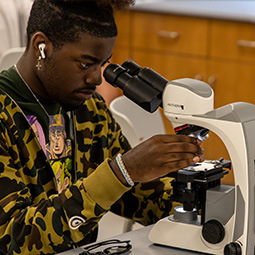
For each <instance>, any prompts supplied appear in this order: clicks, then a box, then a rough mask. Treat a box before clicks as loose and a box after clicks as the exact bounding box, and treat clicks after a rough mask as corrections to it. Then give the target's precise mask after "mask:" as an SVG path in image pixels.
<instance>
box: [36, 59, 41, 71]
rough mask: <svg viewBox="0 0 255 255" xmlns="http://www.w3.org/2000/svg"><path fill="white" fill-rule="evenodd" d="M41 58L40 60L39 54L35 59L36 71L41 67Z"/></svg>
mask: <svg viewBox="0 0 255 255" xmlns="http://www.w3.org/2000/svg"><path fill="white" fill-rule="evenodd" d="M41 60H42V57H41V56H39V58H38V60H37V65H36V68H37V70H38V71H39V70H40V69H41V68H42V64H41Z"/></svg>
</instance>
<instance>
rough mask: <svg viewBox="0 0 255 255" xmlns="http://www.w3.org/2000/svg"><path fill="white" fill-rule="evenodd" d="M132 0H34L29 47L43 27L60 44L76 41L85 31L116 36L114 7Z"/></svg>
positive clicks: (29, 29) (125, 5)
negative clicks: (32, 38)
mask: <svg viewBox="0 0 255 255" xmlns="http://www.w3.org/2000/svg"><path fill="white" fill-rule="evenodd" d="M133 2H134V1H133V0H34V3H33V5H32V8H31V11H30V16H29V19H28V24H27V48H28V47H29V44H30V40H31V37H32V36H33V34H34V33H36V32H38V31H41V32H43V33H44V34H45V35H46V36H47V37H48V38H49V40H50V41H51V42H52V44H53V46H54V47H58V48H60V47H61V46H62V45H63V44H64V43H67V42H76V41H77V40H79V38H80V36H81V35H82V34H88V35H91V36H95V37H115V36H117V27H116V24H115V20H114V14H113V12H114V9H121V8H122V7H127V6H128V5H131V4H133Z"/></svg>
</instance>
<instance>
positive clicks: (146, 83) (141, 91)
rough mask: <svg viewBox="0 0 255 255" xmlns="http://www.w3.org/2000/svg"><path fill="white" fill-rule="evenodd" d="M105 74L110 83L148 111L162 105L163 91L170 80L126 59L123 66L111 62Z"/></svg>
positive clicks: (152, 110)
mask: <svg viewBox="0 0 255 255" xmlns="http://www.w3.org/2000/svg"><path fill="white" fill-rule="evenodd" d="M103 75H104V77H105V80H106V81H107V82H108V83H110V84H111V85H113V86H114V87H119V88H120V89H122V90H123V93H124V95H125V96H126V97H128V98H129V99H130V100H132V101H133V102H135V103H136V104H138V105H139V106H140V107H142V108H143V109H145V110H146V111H148V112H154V111H156V110H157V109H158V107H159V106H161V105H162V93H163V91H164V88H165V86H166V84H167V83H168V80H166V79H165V78H163V77H162V76H161V75H159V74H158V73H156V72H155V71H153V70H152V69H150V68H142V67H140V66H139V65H137V64H136V63H135V62H133V61H131V62H129V61H126V62H124V63H123V64H122V65H121V66H120V65H118V64H109V65H108V66H107V67H106V68H105V70H104V73H103Z"/></svg>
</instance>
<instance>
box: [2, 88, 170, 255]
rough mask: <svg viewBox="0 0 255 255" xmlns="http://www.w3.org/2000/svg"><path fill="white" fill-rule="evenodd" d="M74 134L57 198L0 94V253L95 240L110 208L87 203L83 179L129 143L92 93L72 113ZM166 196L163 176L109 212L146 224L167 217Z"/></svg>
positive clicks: (22, 121)
mask: <svg viewBox="0 0 255 255" xmlns="http://www.w3.org/2000/svg"><path fill="white" fill-rule="evenodd" d="M75 128H76V145H75V155H74V156H75V162H76V163H75V166H76V169H77V170H76V177H77V180H76V182H75V183H74V184H73V185H72V186H71V187H70V188H68V189H66V190H64V191H63V192H62V193H61V194H58V191H57V184H56V179H55V176H54V174H53V171H52V169H51V167H50V165H49V162H48V160H47V158H46V156H45V154H44V152H43V150H42V149H41V147H40V144H39V142H38V140H37V139H36V137H35V134H34V133H33V130H32V128H31V127H30V125H29V124H28V122H27V120H26V118H25V116H24V115H23V113H22V112H21V111H20V109H19V108H18V107H17V105H16V104H15V103H14V102H13V101H12V100H11V99H10V97H8V96H7V95H6V94H4V93H3V92H1V93H0V254H56V253H59V252H62V251H65V250H67V249H70V248H72V247H75V246H79V245H84V244H87V243H89V242H92V241H95V240H96V236H97V224H98V221H99V220H100V219H101V217H102V216H103V215H104V214H105V213H106V212H107V211H108V210H109V209H110V206H109V208H103V207H102V206H100V205H99V202H98V201H95V200H94V199H93V196H91V195H90V194H89V193H88V192H87V190H86V188H89V187H86V181H87V183H89V182H88V181H89V179H90V178H91V179H90V180H93V178H92V177H93V175H92V173H96V172H97V171H102V168H103V169H104V166H106V161H107V159H112V158H114V157H115V156H116V155H117V153H123V152H125V151H126V150H128V149H129V144H128V142H127V141H126V139H125V138H124V137H123V135H122V133H121V131H120V129H119V126H118V125H117V124H116V123H115V121H114V120H113V119H112V116H111V114H110V112H109V110H108V108H107V107H106V105H105V103H104V101H103V100H102V98H101V97H100V96H99V95H95V97H94V98H93V99H91V100H88V101H87V102H86V103H85V104H84V105H82V106H81V107H80V108H79V109H78V110H77V111H76V113H75ZM105 168H106V167H105ZM99 169H101V170H99ZM107 169H108V168H107ZM91 185H92V186H93V185H94V186H95V187H96V186H97V183H96V182H95V183H92V184H90V185H89V186H91ZM98 188H99V189H100V187H98ZM127 190H128V189H127ZM170 191H171V186H170V181H169V179H168V178H164V179H161V180H158V181H155V182H150V183H146V184H137V185H136V186H135V187H134V188H133V189H129V191H127V192H123V194H122V193H120V196H119V197H120V198H118V200H117V199H116V200H117V201H115V203H113V204H112V206H111V210H112V211H113V212H116V213H118V214H120V215H123V216H125V217H129V218H132V219H134V220H136V221H138V222H140V223H142V224H144V225H148V224H151V223H154V222H156V221H157V220H158V219H160V218H162V217H164V216H166V215H168V214H169V213H171V209H172V205H171V202H170V201H169V199H168V196H169V193H170ZM102 196H107V193H102ZM102 199H103V198H102ZM70 222H71V225H70Z"/></svg>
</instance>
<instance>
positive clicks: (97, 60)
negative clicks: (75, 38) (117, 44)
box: [81, 54, 112, 63]
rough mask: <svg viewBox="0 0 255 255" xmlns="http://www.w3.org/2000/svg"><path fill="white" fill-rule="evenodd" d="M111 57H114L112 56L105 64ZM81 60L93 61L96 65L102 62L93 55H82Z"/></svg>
mask: <svg viewBox="0 0 255 255" xmlns="http://www.w3.org/2000/svg"><path fill="white" fill-rule="evenodd" d="M111 57H112V54H111V55H110V56H109V57H108V58H107V59H106V60H105V61H104V62H107V61H108V60H109V59H110V58H111ZM81 58H83V59H89V60H92V61H93V62H95V63H99V62H100V61H99V59H98V58H96V57H93V56H91V55H81Z"/></svg>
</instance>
